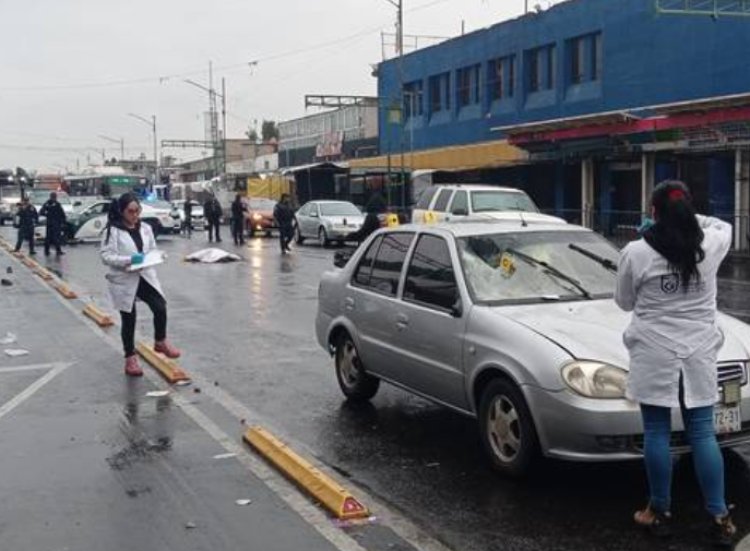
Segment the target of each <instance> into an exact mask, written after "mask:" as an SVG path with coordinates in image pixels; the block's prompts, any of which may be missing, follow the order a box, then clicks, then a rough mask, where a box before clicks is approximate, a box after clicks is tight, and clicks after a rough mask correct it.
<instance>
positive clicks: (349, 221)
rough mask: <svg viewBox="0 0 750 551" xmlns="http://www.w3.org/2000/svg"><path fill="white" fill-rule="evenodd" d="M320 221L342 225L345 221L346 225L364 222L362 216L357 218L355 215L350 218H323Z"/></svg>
mask: <svg viewBox="0 0 750 551" xmlns="http://www.w3.org/2000/svg"><path fill="white" fill-rule="evenodd" d="M321 219H322V220H324V221H325V222H330V223H331V224H343V223H344V220H346V223H347V224H363V223H364V221H365V217H364V216H362V215H359V216H357V215H356V214H354V215H352V216H323V217H321Z"/></svg>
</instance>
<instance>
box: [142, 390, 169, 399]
mask: <svg viewBox="0 0 750 551" xmlns="http://www.w3.org/2000/svg"><path fill="white" fill-rule="evenodd" d="M146 396H147V397H149V398H161V397H162V396H169V391H168V390H152V391H151V392H147V393H146Z"/></svg>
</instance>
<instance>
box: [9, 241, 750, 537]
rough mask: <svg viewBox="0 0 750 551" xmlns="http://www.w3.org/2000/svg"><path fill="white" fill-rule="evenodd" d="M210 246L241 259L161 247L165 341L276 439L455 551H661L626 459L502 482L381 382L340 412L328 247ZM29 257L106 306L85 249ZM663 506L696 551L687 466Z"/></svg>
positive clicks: (735, 466)
mask: <svg viewBox="0 0 750 551" xmlns="http://www.w3.org/2000/svg"><path fill="white" fill-rule="evenodd" d="M3 234H4V235H6V237H10V235H11V232H9V231H7V230H5V231H3ZM222 245H224V248H225V249H226V250H230V251H233V252H237V253H238V254H240V255H241V256H243V258H244V259H245V261H243V262H240V263H235V264H225V265H193V264H187V263H184V262H182V261H181V260H180V259H181V257H182V256H183V255H184V254H186V253H188V252H192V251H195V250H197V249H200V248H202V247H205V246H208V245H207V243H206V242H205V239H203V238H202V236H200V235H196V236H194V237H193V239H192V240H191V241H188V240H186V239H183V238H180V237H175V238H167V239H164V240H162V241H161V247H162V248H163V249H164V250H165V251H167V253H168V254H169V255H170V258H169V260H168V262H167V263H166V264H165V265H163V266H160V267H159V274H160V279H161V281H162V285H163V286H164V288H165V291H166V293H167V296H168V299H169V316H170V321H169V333H170V337H171V338H172V340H173V341H174V342H175V343H176V344H177V345H178V346H181V347H182V348H183V352H184V359H183V360H181V363H182V365H183V366H184V367H185V368H186V369H187V370H188V371H190V372H194V373H197V374H200V375H201V376H203V377H205V378H206V379H209V380H214V381H216V382H217V383H218V384H219V385H220V386H221V387H222V388H223V389H225V390H226V391H227V392H229V393H230V394H231V395H232V396H233V397H234V398H235V399H237V400H238V401H240V402H242V403H243V404H246V405H247V407H249V408H251V409H252V410H254V411H255V412H258V413H259V414H260V415H261V416H262V417H263V418H264V419H266V420H267V423H268V424H269V425H270V426H271V427H272V428H273V429H275V430H276V431H278V432H279V433H280V434H281V435H283V436H284V437H286V438H288V439H290V440H292V441H294V442H300V443H302V444H303V445H304V446H305V447H306V448H307V449H308V450H309V451H311V452H312V453H314V454H315V455H316V457H317V458H318V459H319V460H320V461H322V462H324V463H325V464H327V465H329V466H330V467H331V468H333V469H335V470H336V471H337V472H339V473H340V474H341V475H343V476H345V477H348V478H350V479H351V480H352V481H353V482H354V483H355V484H357V485H360V486H362V487H365V488H367V489H368V490H369V491H370V492H371V493H373V494H375V495H377V496H378V497H379V498H381V499H382V500H383V501H385V502H387V503H388V504H389V505H390V506H391V507H392V508H393V509H395V510H397V511H400V512H401V513H403V514H404V515H405V516H407V517H408V518H409V519H411V520H412V521H414V522H415V523H416V524H418V525H419V526H421V527H422V528H423V529H425V531H426V532H428V533H429V534H431V535H433V536H434V537H435V538H436V539H438V540H440V541H442V542H443V543H445V544H446V545H448V546H449V547H450V548H452V549H455V550H456V551H479V550H489V549H504V550H524V551H527V550H529V551H530V550H535V549H559V550H568V549H570V550H573V549H609V550H642V549H646V550H650V549H663V548H664V546H663V545H660V544H657V543H655V542H653V541H651V540H650V539H649V538H647V537H645V536H644V535H643V534H641V533H640V532H639V531H637V530H636V529H634V527H633V526H632V521H631V515H632V512H633V510H635V508H637V507H640V506H642V505H643V504H644V496H645V495H646V488H645V479H644V474H643V472H642V468H641V465H640V463H623V464H599V465H591V464H571V463H564V462H556V461H547V462H544V463H543V465H542V467H541V468H540V469H539V470H538V472H537V473H535V475H534V477H533V478H531V479H527V480H521V481H514V480H507V479H503V478H501V477H499V476H497V475H496V474H494V473H493V472H492V471H491V470H490V468H489V467H488V465H487V464H486V462H485V461H484V458H483V456H482V452H481V449H480V443H479V438H478V434H477V430H476V427H475V424H474V422H473V421H472V420H471V419H468V418H464V417H461V416H459V415H457V414H454V413H452V412H450V411H448V410H446V409H443V408H441V407H438V406H435V405H432V404H431V403H429V402H426V401H424V400H422V399H419V398H416V397H413V396H411V395H409V394H406V393H404V392H402V391H399V390H396V389H394V388H392V387H390V386H388V385H384V386H382V387H381V391H380V393H379V394H378V395H377V396H376V397H375V399H374V400H373V402H372V404H371V405H368V406H365V407H353V406H351V405H349V404H347V403H346V402H345V401H344V400H343V398H342V395H341V394H340V392H339V390H338V387H337V384H336V379H335V375H334V372H333V369H332V366H333V362H332V360H331V359H330V358H329V357H328V355H327V354H326V353H325V352H324V351H323V350H322V349H321V348H320V347H319V346H318V345H317V343H316V341H315V336H314V329H313V322H314V317H315V309H316V294H317V283H318V279H319V276H320V274H321V273H322V272H323V271H325V270H326V269H328V268H329V267H330V266H331V260H332V257H333V251H332V250H323V249H320V248H319V247H317V246H316V245H310V246H303V247H295V250H294V252H293V253H292V254H291V255H289V256H286V257H282V256H280V255H279V253H278V245H277V241H276V240H275V239H263V238H255V239H252V240H250V241H249V242H248V245H247V247H245V248H235V247H234V246H232V245H231V244H229V243H228V242H227V241H226V240H225V241H224V243H223V244H222ZM38 259H39V260H40V261H41V262H42V263H43V264H46V265H47V267H49V268H50V269H52V270H54V271H56V272H58V273H60V274H61V275H63V276H64V277H65V278H66V279H68V280H69V281H71V282H72V283H73V284H74V285H76V286H77V287H78V288H80V289H86V290H88V291H89V292H90V293H91V295H92V297H93V298H95V299H96V300H97V301H101V302H102V303H104V304H106V299H105V298H104V294H105V288H104V279H103V274H104V273H105V270H104V268H103V266H101V264H100V261H99V258H98V253H97V247H96V246H94V245H78V246H74V247H70V248H69V249H68V254H67V255H66V256H64V257H62V258H61V259H59V260H58V259H56V258H55V257H54V256H52V257H49V259H45V258H44V256H42V255H39V257H38ZM748 274H750V260H748V259H740V260H737V261H736V262H733V263H732V264H731V265H729V264H728V265H726V266H725V267H724V269H723V270H722V273H721V280H720V306H721V308H722V309H724V310H726V311H730V312H731V313H733V314H735V315H737V316H739V317H742V318H743V319H744V320H745V321H750V300H749V299H748V290H749V287H750V283H748V282H749V281H750V278H748ZM149 326H150V315H149V313H148V312H147V309H146V308H145V307H143V306H141V307H140V310H139V330H140V331H141V332H142V333H143V334H149V333H150V331H149ZM726 458H727V466H728V473H727V483H728V484H727V485H728V494H729V498H730V501H731V502H733V503H735V504H737V507H738V509H737V513H736V520H737V521H738V522H739V524H740V526H741V527H742V528H744V530H743V531H745V530H747V529H748V528H750V470H749V469H748V464H749V463H750V448H747V449H742V450H738V451H735V452H728V453H727V454H726ZM674 505H675V506H674V510H675V513H676V514H677V515H678V517H679V521H680V522H679V525H680V529H681V533H680V534H679V535H678V536H677V537H676V538H675V539H674V541H673V542H671V544H670V547H669V548H673V549H685V550H692V549H703V548H704V547H705V546H704V545H703V544H702V543H701V536H702V533H703V528H704V525H705V522H704V521H705V518H704V515H703V513H702V510H701V506H700V500H699V498H698V490H697V487H696V484H695V482H694V478H693V475H692V469H691V465H690V462H689V460H681V461H680V462H679V463H678V466H677V469H676V472H675V491H674Z"/></svg>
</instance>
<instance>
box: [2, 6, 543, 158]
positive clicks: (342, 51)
mask: <svg viewBox="0 0 750 551" xmlns="http://www.w3.org/2000/svg"><path fill="white" fill-rule="evenodd" d="M532 3H533V2H532ZM547 3H549V0H544V1H542V4H543V5H546V4H547ZM404 6H405V25H404V29H405V32H406V33H407V34H417V35H437V36H455V35H457V34H460V31H461V22H462V20H463V21H464V22H465V27H466V30H467V31H470V30H473V29H477V28H482V27H486V26H488V25H490V24H493V23H496V22H498V21H501V20H504V19H508V18H510V17H514V16H517V15H520V14H521V12H522V11H523V6H524V0H404ZM395 13H396V10H395V8H394V7H393V6H391V5H390V4H389V3H388V1H387V0H275V1H270V2H269V1H261V0H214V1H213V2H211V1H209V0H127V1H123V0H0V16H2V17H1V18H0V19H1V20H2V21H3V22H4V24H3V32H2V37H3V40H2V53H0V168H13V167H16V166H22V167H24V168H27V169H37V170H41V171H51V172H59V171H61V170H62V168H63V167H69V168H71V169H75V167H76V161H78V162H79V163H80V166H81V168H83V167H84V166H85V164H86V162H87V156H90V158H91V160H92V161H99V160H100V159H101V153H96V152H95V151H94V150H101V149H102V148H106V154H107V156H108V157H113V156H114V157H118V158H119V156H120V149H119V145H117V144H115V143H111V142H108V141H106V140H105V139H103V138H101V137H99V136H100V135H104V136H108V137H110V138H115V139H119V138H121V137H122V138H124V139H125V147H126V156H127V157H135V156H137V155H138V154H140V153H141V152H143V153H145V154H146V155H148V156H149V158H152V156H153V153H152V151H153V149H152V145H151V144H152V141H151V131H150V129H149V127H148V126H147V125H146V124H144V123H142V122H139V121H138V120H135V119H134V118H131V117H129V116H128V115H127V114H128V113H135V114H138V115H141V116H143V117H145V118H150V117H151V115H153V114H155V115H156V117H157V130H158V133H159V140H161V139H164V138H175V139H194V140H195V139H197V140H201V139H204V120H203V113H204V112H205V111H206V110H207V108H208V94H206V93H204V92H202V91H201V90H200V89H198V88H195V87H193V86H190V85H188V84H186V83H185V82H183V81H184V79H186V78H190V79H193V80H195V81H197V82H199V83H201V84H205V85H207V84H208V63H209V60H210V61H212V62H213V64H214V84H215V86H216V87H217V90H218V87H219V86H220V82H221V78H222V77H224V78H225V79H226V85H227V100H228V103H227V111H228V113H229V115H228V117H227V123H228V129H229V130H228V133H227V134H228V137H230V138H232V137H242V136H243V135H244V131H245V130H246V129H247V128H248V124H251V121H252V120H254V119H257V120H258V124H259V125H260V121H261V120H262V119H263V118H267V119H274V120H284V119H289V118H295V117H299V116H303V115H305V109H304V102H303V96H304V94H306V93H321V94H322V93H328V94H363V95H374V94H375V91H376V82H375V79H374V78H373V77H372V76H371V75H370V72H371V68H370V64H372V63H376V62H378V61H380V60H381V39H380V33H381V31H385V32H393V29H394V21H395ZM255 60H257V61H258V63H257V65H256V66H254V67H252V68H251V67H250V66H249V65H248V62H251V61H255ZM86 148H92V149H90V150H88V151H86ZM164 153H165V154H174V155H175V156H176V157H178V158H181V159H188V158H194V157H195V156H197V155H200V154H201V152H200V151H199V150H184V149H183V150H168V151H164Z"/></svg>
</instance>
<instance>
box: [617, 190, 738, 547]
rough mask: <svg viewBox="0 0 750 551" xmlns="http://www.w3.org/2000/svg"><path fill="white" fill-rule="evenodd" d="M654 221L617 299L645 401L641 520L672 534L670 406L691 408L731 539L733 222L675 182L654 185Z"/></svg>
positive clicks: (718, 530) (623, 259)
mask: <svg viewBox="0 0 750 551" xmlns="http://www.w3.org/2000/svg"><path fill="white" fill-rule="evenodd" d="M651 203H652V217H653V219H654V223H653V225H651V226H650V227H648V228H647V229H645V231H644V232H643V239H640V240H638V241H634V242H632V243H630V244H629V245H627V246H626V247H625V248H624V249H623V251H622V253H621V256H620V263H619V268H618V281H617V291H616V293H615V300H616V301H617V304H618V305H619V306H620V307H621V308H622V309H623V310H626V311H629V312H630V311H632V312H633V317H632V320H631V323H630V325H629V326H628V328H627V330H626V331H625V334H624V336H623V340H624V342H625V346H626V347H627V348H628V352H629V354H630V373H629V375H628V384H627V391H626V395H627V397H628V398H629V399H631V400H633V401H635V402H638V403H639V404H640V407H641V413H642V417H643V429H644V460H645V465H646V474H647V477H648V482H649V493H650V499H649V503H648V505H647V507H646V508H645V509H643V510H641V511H638V512H636V513H635V515H634V519H635V522H636V523H637V524H640V525H642V526H645V527H647V528H649V529H650V530H651V531H652V532H653V533H654V534H655V535H659V536H661V535H669V533H670V532H671V530H670V526H669V525H670V521H671V513H670V493H671V482H672V481H671V476H672V458H671V455H670V449H669V441H670V436H671V425H670V421H671V410H672V408H676V407H680V408H681V410H682V418H683V423H684V425H685V434H686V436H687V438H688V440H689V442H690V446H691V448H692V451H693V462H694V467H695V472H696V475H697V478H698V483H699V485H700V488H701V492H702V494H703V498H704V501H705V506H706V509H707V510H708V512H709V514H710V515H711V516H712V517H713V522H712V523H711V530H712V537H713V539H714V542H715V543H717V544H719V545H731V543H732V540H733V538H734V535H735V532H736V528H735V526H734V524H733V523H732V520H731V518H730V516H729V510H728V508H727V505H726V501H725V497H724V463H723V459H722V455H721V451H720V449H719V445H718V443H717V440H716V434H715V430H714V425H713V410H714V404H715V403H716V402H717V400H718V397H719V391H718V388H719V387H718V381H717V369H716V359H717V356H718V352H719V349H720V348H721V346H722V344H723V342H724V337H723V335H722V333H721V331H720V330H719V328H718V326H717V323H716V273H717V271H718V269H719V266H720V264H721V262H722V260H723V259H724V257H725V256H726V254H727V252H728V251H729V247H730V244H731V241H732V227H731V226H730V225H729V224H727V223H725V222H722V221H721V220H718V219H715V218H709V217H703V216H697V215H696V213H695V210H694V208H693V205H692V199H691V196H690V191H689V190H688V188H687V186H685V184H683V183H682V182H677V181H667V182H663V183H661V184H659V185H658V186H657V187H656V189H654V192H653V195H652V198H651Z"/></svg>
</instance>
